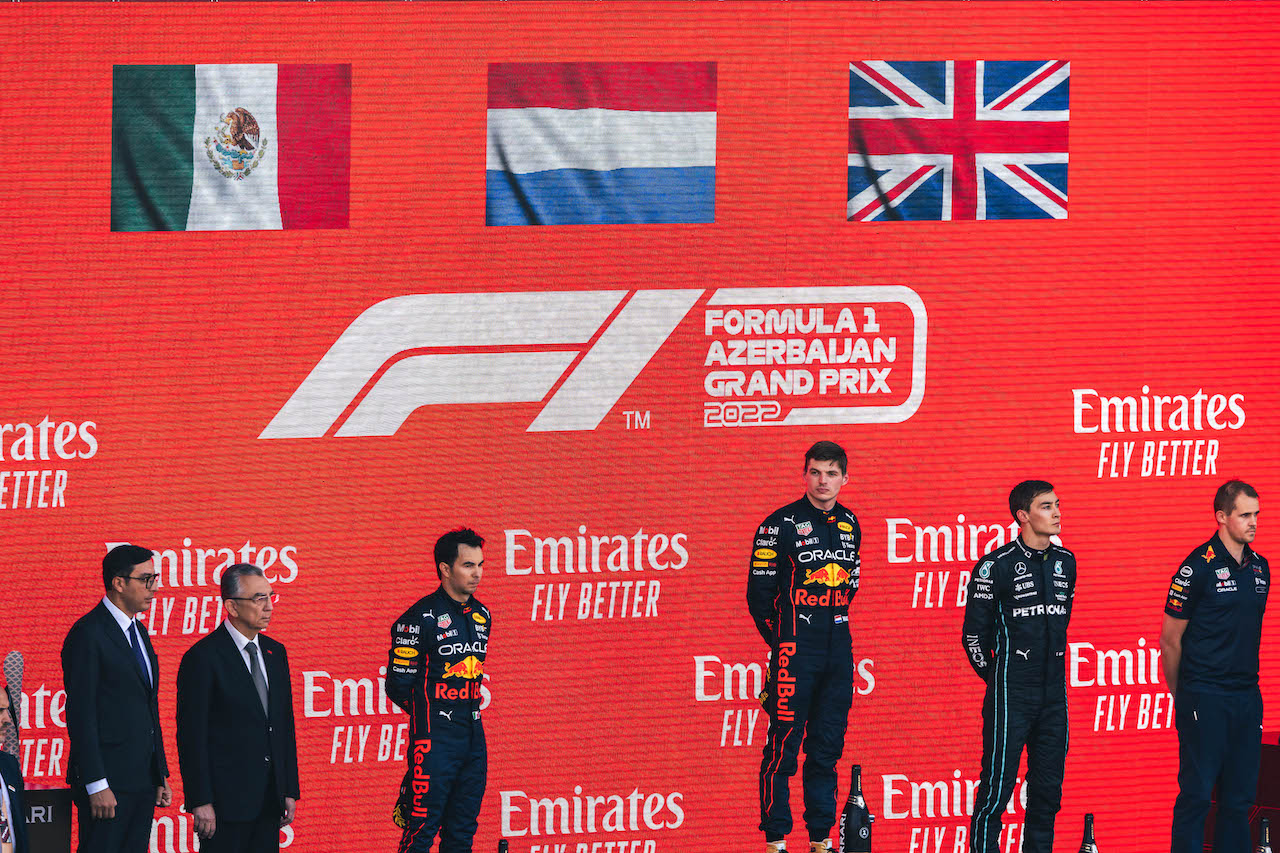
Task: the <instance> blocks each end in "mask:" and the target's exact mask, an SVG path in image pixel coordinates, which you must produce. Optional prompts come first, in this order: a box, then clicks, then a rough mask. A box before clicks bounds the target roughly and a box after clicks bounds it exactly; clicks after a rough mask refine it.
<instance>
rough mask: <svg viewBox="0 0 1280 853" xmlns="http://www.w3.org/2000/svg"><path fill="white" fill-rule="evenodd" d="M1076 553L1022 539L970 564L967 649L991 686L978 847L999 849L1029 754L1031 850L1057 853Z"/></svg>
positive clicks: (985, 710)
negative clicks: (1008, 809) (1021, 765)
mask: <svg viewBox="0 0 1280 853" xmlns="http://www.w3.org/2000/svg"><path fill="white" fill-rule="evenodd" d="M1075 590H1076V558H1075V555H1074V554H1072V553H1071V552H1070V551H1068V550H1067V549H1066V548H1063V547H1062V546H1061V545H1052V544H1051V545H1050V546H1049V547H1048V549H1046V550H1044V551H1037V550H1035V549H1033V548H1030V547H1028V546H1027V545H1026V543H1024V542H1023V541H1022V537H1018V538H1017V539H1015V540H1014V541H1013V542H1010V543H1009V544H1008V545H1005V546H1004V547H1002V548H998V549H996V551H994V552H993V553H991V554H988V555H987V556H986V557H984V558H983V559H982V560H981V561H979V563H978V565H977V566H976V567H975V568H974V570H973V576H972V577H971V578H970V580H969V588H968V592H967V600H966V603H965V609H964V630H963V641H964V649H965V654H966V655H968V657H969V663H970V664H972V666H973V669H974V671H975V672H977V673H978V675H980V676H982V678H983V680H985V681H986V682H987V692H986V697H985V698H984V699H983V702H982V777H981V779H980V780H979V782H978V790H977V793H976V795H975V797H974V801H973V820H972V821H971V824H970V836H969V839H970V840H969V850H970V851H971V853H995V851H996V850H997V849H999V836H1000V816H1001V814H1002V813H1003V812H1004V809H1005V806H1006V805H1007V804H1008V802H1009V797H1010V796H1011V795H1012V794H1013V789H1014V783H1015V781H1016V778H1017V774H1018V761H1019V760H1020V759H1021V757H1022V750H1023V747H1024V746H1025V747H1026V750H1027V783H1028V787H1027V814H1026V823H1025V826H1024V827H1023V833H1022V835H1023V841H1022V845H1023V846H1022V849H1023V851H1024V853H1052V850H1053V824H1054V820H1055V819H1056V817H1057V814H1058V808H1059V806H1060V805H1061V803H1062V772H1063V767H1064V765H1065V763H1066V758H1067V682H1066V653H1067V623H1068V622H1069V621H1070V619H1071V602H1072V599H1073V598H1074V597H1075Z"/></svg>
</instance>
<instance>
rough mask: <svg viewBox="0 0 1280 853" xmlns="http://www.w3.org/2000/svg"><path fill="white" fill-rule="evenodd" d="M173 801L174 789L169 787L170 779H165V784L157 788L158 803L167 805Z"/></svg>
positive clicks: (158, 804)
mask: <svg viewBox="0 0 1280 853" xmlns="http://www.w3.org/2000/svg"><path fill="white" fill-rule="evenodd" d="M172 802H173V789H172V788H170V787H169V780H168V779H165V780H164V784H163V785H161V786H160V787H159V788H156V805H157V806H167V805H169V804H170V803H172Z"/></svg>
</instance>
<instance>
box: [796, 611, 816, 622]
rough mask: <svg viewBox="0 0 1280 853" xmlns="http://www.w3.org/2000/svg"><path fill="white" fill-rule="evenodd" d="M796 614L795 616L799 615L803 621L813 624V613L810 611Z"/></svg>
mask: <svg viewBox="0 0 1280 853" xmlns="http://www.w3.org/2000/svg"><path fill="white" fill-rule="evenodd" d="M796 615H797V616H799V617H800V618H801V619H803V620H804V621H806V622H808V623H809V624H810V625H812V624H813V614H812V613H798V614H796Z"/></svg>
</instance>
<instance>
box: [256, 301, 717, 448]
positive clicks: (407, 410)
mask: <svg viewBox="0 0 1280 853" xmlns="http://www.w3.org/2000/svg"><path fill="white" fill-rule="evenodd" d="M627 295H628V291H625V290H605V291H552V292H543V293H443V294H424V295H414V296H397V297H394V298H391V299H386V300H383V301H382V302H379V303H377V304H376V305H373V306H371V307H370V308H368V309H367V310H366V311H365V312H364V313H363V314H361V315H360V316H359V317H357V318H356V320H355V322H353V323H352V324H351V325H350V326H349V327H348V328H347V330H346V331H345V332H343V333H342V336H341V337H340V338H338V340H337V341H336V342H335V343H334V344H333V346H332V347H330V348H329V351H328V352H327V353H325V355H324V357H323V358H322V359H320V363H319V364H317V365H316V366H315V368H313V369H312V371H311V373H310V375H309V376H307V378H306V379H305V380H303V383H302V385H301V386H299V388H298V390H297V391H295V392H294V394H293V396H292V397H290V398H289V400H288V402H286V403H285V404H284V407H283V408H281V409H280V411H279V412H277V413H276V416H275V417H274V418H272V419H271V423H269V424H267V428H266V429H264V430H263V431H262V433H261V435H259V436H258V437H259V438H319V437H321V436H323V435H324V434H325V433H327V432H328V431H329V429H330V428H331V427H332V426H333V424H334V423H335V422H337V420H338V418H339V417H341V415H342V413H343V412H344V411H345V410H346V408H347V406H348V404H350V403H351V401H352V400H354V399H355V397H356V395H357V394H359V393H360V391H361V390H362V389H363V388H364V387H365V385H366V384H367V383H368V382H369V380H370V379H372V378H373V377H374V375H376V374H377V372H378V371H379V370H380V369H381V368H382V366H383V365H384V364H386V363H387V362H388V361H389V360H391V359H394V358H396V357H397V356H399V355H400V354H401V353H403V352H405V351H406V350H426V352H424V353H422V354H421V355H410V356H407V357H405V358H401V359H399V360H397V361H395V362H394V363H393V364H392V365H391V366H390V368H388V369H387V371H386V373H384V374H383V376H382V378H381V379H379V380H378V382H377V384H375V385H374V386H373V387H372V388H371V389H369V393H368V394H366V395H365V397H364V399H363V400H361V401H360V404H359V405H358V406H356V408H355V411H353V412H352V413H351V416H350V417H348V418H347V420H346V422H345V423H343V424H342V426H341V427H339V428H338V431H337V433H336V435H338V436H353V435H394V434H395V432H396V430H398V429H399V428H400V426H401V425H402V424H403V423H404V422H405V421H406V420H407V419H408V417H409V415H410V414H412V413H413V412H414V410H416V409H418V408H420V407H422V406H439V405H445V404H449V403H533V402H538V401H540V400H542V399H543V398H544V397H546V395H547V394H548V392H550V391H551V389H552V388H554V387H555V385H556V383H557V382H559V380H560V377H562V376H564V374H565V372H566V371H568V370H569V369H570V367H572V368H573V370H572V371H571V372H570V373H569V375H568V377H567V378H565V380H564V382H563V383H562V384H561V385H560V387H559V389H557V390H556V393H555V394H554V395H552V397H551V399H550V400H548V401H547V404H546V405H545V406H544V407H543V409H542V411H541V412H540V413H539V414H538V416H537V418H535V419H534V421H533V423H532V424H530V425H529V428H528V432H551V431H558V430H590V429H595V428H596V427H597V426H599V424H600V422H601V421H602V420H604V417H605V415H607V414H608V413H609V410H610V409H611V408H613V405H614V403H616V402H617V401H618V399H619V398H620V397H621V396H622V394H623V392H624V391H626V390H627V388H628V386H630V385H631V383H632V381H634V380H635V378H636V377H637V376H638V375H640V371H641V369H643V368H644V366H645V365H646V364H647V363H648V362H649V359H651V358H652V357H653V355H654V353H656V352H657V351H658V348H659V347H660V346H662V344H663V342H665V341H666V339H667V337H668V336H669V335H670V334H671V332H672V331H673V330H674V329H675V327H676V326H677V325H678V324H679V322H680V320H681V319H683V318H684V316H685V314H687V313H688V312H689V309H690V308H692V307H693V305H694V303H695V302H697V300H698V297H700V296H701V295H702V291H701V290H642V291H638V292H637V293H635V294H634V295H632V296H631V298H630V299H627ZM624 301H625V304H623V303H624ZM619 306H622V308H621V310H620V311H619V310H618V307H619ZM615 313H616V316H614V315H615ZM610 318H612V319H610ZM606 324H607V325H606ZM602 327H604V328H603V331H601V328H602ZM597 333H599V334H598V335H597ZM593 339H594V343H592V341H593ZM588 343H590V344H591V346H590V348H589V349H587V350H586V351H585V353H583V351H582V346H583V345H586V344H588ZM541 346H545V347H554V349H546V350H527V349H523V348H526V347H541ZM471 347H477V348H487V349H493V350H499V349H504V348H514V347H520V348H522V349H521V350H520V351H509V352H457V351H456V350H459V349H464V348H468V349H469V348H471ZM575 362H576V365H575Z"/></svg>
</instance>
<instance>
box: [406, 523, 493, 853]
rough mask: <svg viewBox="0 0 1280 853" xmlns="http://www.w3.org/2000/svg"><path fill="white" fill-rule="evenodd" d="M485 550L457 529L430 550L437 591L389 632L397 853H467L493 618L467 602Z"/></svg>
mask: <svg viewBox="0 0 1280 853" xmlns="http://www.w3.org/2000/svg"><path fill="white" fill-rule="evenodd" d="M483 545H484V540H483V539H481V538H480V536H479V535H477V534H476V532H475V531H474V530H469V529H467V528H459V529H457V530H453V531H450V532H449V533H446V534H445V535H444V536H441V537H440V539H439V541H437V542H436V546H435V555H434V556H435V561H436V575H437V576H438V577H439V579H440V586H439V587H438V588H437V589H436V591H435V592H433V593H431V594H430V595H428V596H426V597H424V598H421V599H419V600H418V601H417V602H416V603H415V604H414V605H413V606H412V607H410V608H409V609H408V610H406V611H405V612H404V613H403V614H402V615H401V616H400V618H399V619H397V620H396V622H395V625H394V626H392V628H391V654H390V660H389V661H388V663H387V697H388V698H390V699H391V701H393V702H395V703H396V704H397V705H399V706H400V707H401V708H403V709H404V710H405V711H407V712H408V714H409V754H408V760H409V770H408V772H407V773H406V774H405V778H404V782H403V784H402V785H401V788H400V800H399V802H398V803H397V804H396V810H395V814H394V817H395V821H396V823H397V824H398V825H400V826H401V827H403V829H404V834H403V835H402V836H401V841H400V853H411V851H412V853H429V851H430V850H431V846H432V844H433V843H434V841H435V838H436V834H437V833H439V835H440V853H470V850H471V842H472V839H473V838H474V837H475V834H476V826H477V822H476V818H477V817H478V815H479V813H480V800H481V798H482V797H483V796H484V786H485V776H486V774H487V771H488V754H487V752H486V750H485V740H484V728H483V726H481V724H480V696H481V684H482V678H483V675H484V660H485V653H486V652H487V651H488V646H489V634H490V632H491V631H492V629H493V617H492V616H491V615H490V613H489V610H488V608H486V607H485V606H484V605H483V604H481V603H480V601H479V600H478V599H477V598H476V597H475V595H474V593H475V591H476V587H477V586H479V585H480V575H481V573H482V570H483V568H484V555H483V554H482V553H481V551H480V548H481V546H483Z"/></svg>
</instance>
